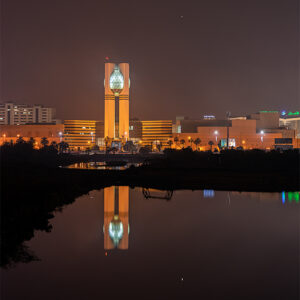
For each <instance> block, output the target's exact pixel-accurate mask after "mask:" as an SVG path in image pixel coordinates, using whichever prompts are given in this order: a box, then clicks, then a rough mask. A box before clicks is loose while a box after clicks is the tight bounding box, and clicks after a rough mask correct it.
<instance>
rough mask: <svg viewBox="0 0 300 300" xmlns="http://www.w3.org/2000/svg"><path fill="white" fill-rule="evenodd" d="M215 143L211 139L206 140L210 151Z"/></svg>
mask: <svg viewBox="0 0 300 300" xmlns="http://www.w3.org/2000/svg"><path fill="white" fill-rule="evenodd" d="M214 144H215V143H214V142H213V141H209V142H208V145H209V146H210V151H212V146H213V145H214Z"/></svg>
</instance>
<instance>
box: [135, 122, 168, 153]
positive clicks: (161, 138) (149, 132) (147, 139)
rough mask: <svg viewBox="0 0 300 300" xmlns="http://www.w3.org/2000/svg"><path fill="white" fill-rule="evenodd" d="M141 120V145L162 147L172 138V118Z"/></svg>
mask: <svg viewBox="0 0 300 300" xmlns="http://www.w3.org/2000/svg"><path fill="white" fill-rule="evenodd" d="M141 122H142V144H143V146H150V147H153V146H154V147H155V146H158V145H160V147H161V148H164V147H166V146H167V145H168V140H170V139H172V120H152V121H141Z"/></svg>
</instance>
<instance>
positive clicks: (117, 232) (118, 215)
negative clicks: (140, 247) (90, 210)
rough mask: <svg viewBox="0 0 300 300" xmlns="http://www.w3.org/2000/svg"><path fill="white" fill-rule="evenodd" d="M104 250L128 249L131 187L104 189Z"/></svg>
mask: <svg viewBox="0 0 300 300" xmlns="http://www.w3.org/2000/svg"><path fill="white" fill-rule="evenodd" d="M103 233H104V249H105V250H112V249H114V248H118V249H122V250H126V249H128V235H129V187H128V186H111V187H106V188H104V225H103Z"/></svg>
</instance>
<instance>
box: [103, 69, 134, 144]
mask: <svg viewBox="0 0 300 300" xmlns="http://www.w3.org/2000/svg"><path fill="white" fill-rule="evenodd" d="M129 88H130V79H129V64H128V63H120V64H114V63H106V64H105V80H104V89H105V95H104V136H105V137H108V138H110V139H122V138H124V139H126V140H127V139H129ZM116 104H119V106H118V107H117V108H118V109H116ZM116 111H118V113H117V116H116ZM116 122H117V123H118V131H117V132H116V130H115V127H116Z"/></svg>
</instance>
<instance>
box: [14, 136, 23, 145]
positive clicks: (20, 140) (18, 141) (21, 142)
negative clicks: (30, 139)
mask: <svg viewBox="0 0 300 300" xmlns="http://www.w3.org/2000/svg"><path fill="white" fill-rule="evenodd" d="M16 143H17V144H24V143H25V141H24V139H23V137H21V136H19V137H18V139H17V140H16Z"/></svg>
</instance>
